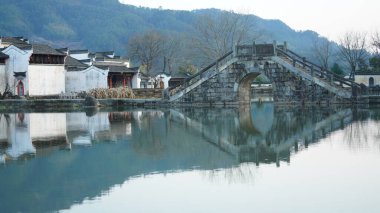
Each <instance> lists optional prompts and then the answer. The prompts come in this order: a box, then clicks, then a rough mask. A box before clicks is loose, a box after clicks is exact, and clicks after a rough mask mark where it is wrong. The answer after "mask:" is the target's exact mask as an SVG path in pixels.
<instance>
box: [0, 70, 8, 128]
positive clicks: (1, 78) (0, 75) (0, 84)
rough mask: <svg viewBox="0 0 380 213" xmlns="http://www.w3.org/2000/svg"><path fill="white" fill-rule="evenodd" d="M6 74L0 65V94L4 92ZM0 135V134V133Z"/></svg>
mask: <svg viewBox="0 0 380 213" xmlns="http://www.w3.org/2000/svg"><path fill="white" fill-rule="evenodd" d="M6 76H7V74H6V71H5V64H0V93H3V92H4V89H5V84H6V80H5V78H6ZM0 134H1V133H0Z"/></svg>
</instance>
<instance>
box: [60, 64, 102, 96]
mask: <svg viewBox="0 0 380 213" xmlns="http://www.w3.org/2000/svg"><path fill="white" fill-rule="evenodd" d="M107 76H108V70H102V69H99V68H97V67H94V66H91V67H89V68H87V69H86V70H83V71H74V72H66V82H65V84H66V93H69V92H82V91H86V92H87V91H89V90H91V89H95V88H107V87H108V84H107Z"/></svg>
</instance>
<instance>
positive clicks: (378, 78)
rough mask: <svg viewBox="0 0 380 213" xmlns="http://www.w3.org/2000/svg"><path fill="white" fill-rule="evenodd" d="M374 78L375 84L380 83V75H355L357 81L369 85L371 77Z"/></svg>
mask: <svg viewBox="0 0 380 213" xmlns="http://www.w3.org/2000/svg"><path fill="white" fill-rule="evenodd" d="M371 77H372V78H373V80H374V84H373V85H374V86H376V85H380V75H355V82H356V83H358V84H364V85H366V86H369V78H371Z"/></svg>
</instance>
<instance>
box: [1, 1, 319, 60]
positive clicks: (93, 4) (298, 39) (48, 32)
mask: <svg viewBox="0 0 380 213" xmlns="http://www.w3.org/2000/svg"><path fill="white" fill-rule="evenodd" d="M0 7H1V9H0V20H1V21H0V35H1V36H24V37H27V38H29V39H30V40H32V41H37V42H46V43H50V44H54V45H55V46H60V47H66V46H67V47H72V48H88V49H90V50H92V51H106V50H115V51H116V52H117V53H119V54H125V53H126V48H125V47H126V44H127V42H128V38H129V37H130V36H132V35H134V34H135V33H138V32H142V31H145V30H148V29H154V30H159V31H161V32H164V33H182V34H192V33H194V30H193V29H194V24H195V22H196V20H197V17H199V16H200V15H201V14H203V13H210V14H217V13H220V12H221V11H220V10H216V9H209V10H197V11H191V12H189V11H175V10H159V9H149V8H142V7H135V6H131V5H124V4H121V3H119V1H118V0H0ZM250 19H251V20H252V22H254V26H255V30H257V31H259V32H260V33H261V34H262V36H261V39H262V40H263V41H267V42H272V41H273V40H277V41H279V42H282V41H287V42H288V43H289V46H290V47H291V48H293V49H296V50H297V51H299V52H300V53H301V54H303V53H308V52H309V51H308V50H309V48H310V46H311V44H312V42H313V41H314V40H315V39H316V38H317V37H318V34H317V33H315V32H312V31H304V32H296V31H294V30H292V29H291V28H289V27H288V26H287V25H286V24H284V23H283V22H281V21H279V20H265V19H261V18H259V17H257V16H254V15H252V16H250ZM306 55H308V54H306Z"/></svg>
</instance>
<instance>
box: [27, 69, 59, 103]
mask: <svg viewBox="0 0 380 213" xmlns="http://www.w3.org/2000/svg"><path fill="white" fill-rule="evenodd" d="M61 93H65V69H64V66H63V65H46V64H31V65H29V95H30V96H49V95H59V94H61Z"/></svg>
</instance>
